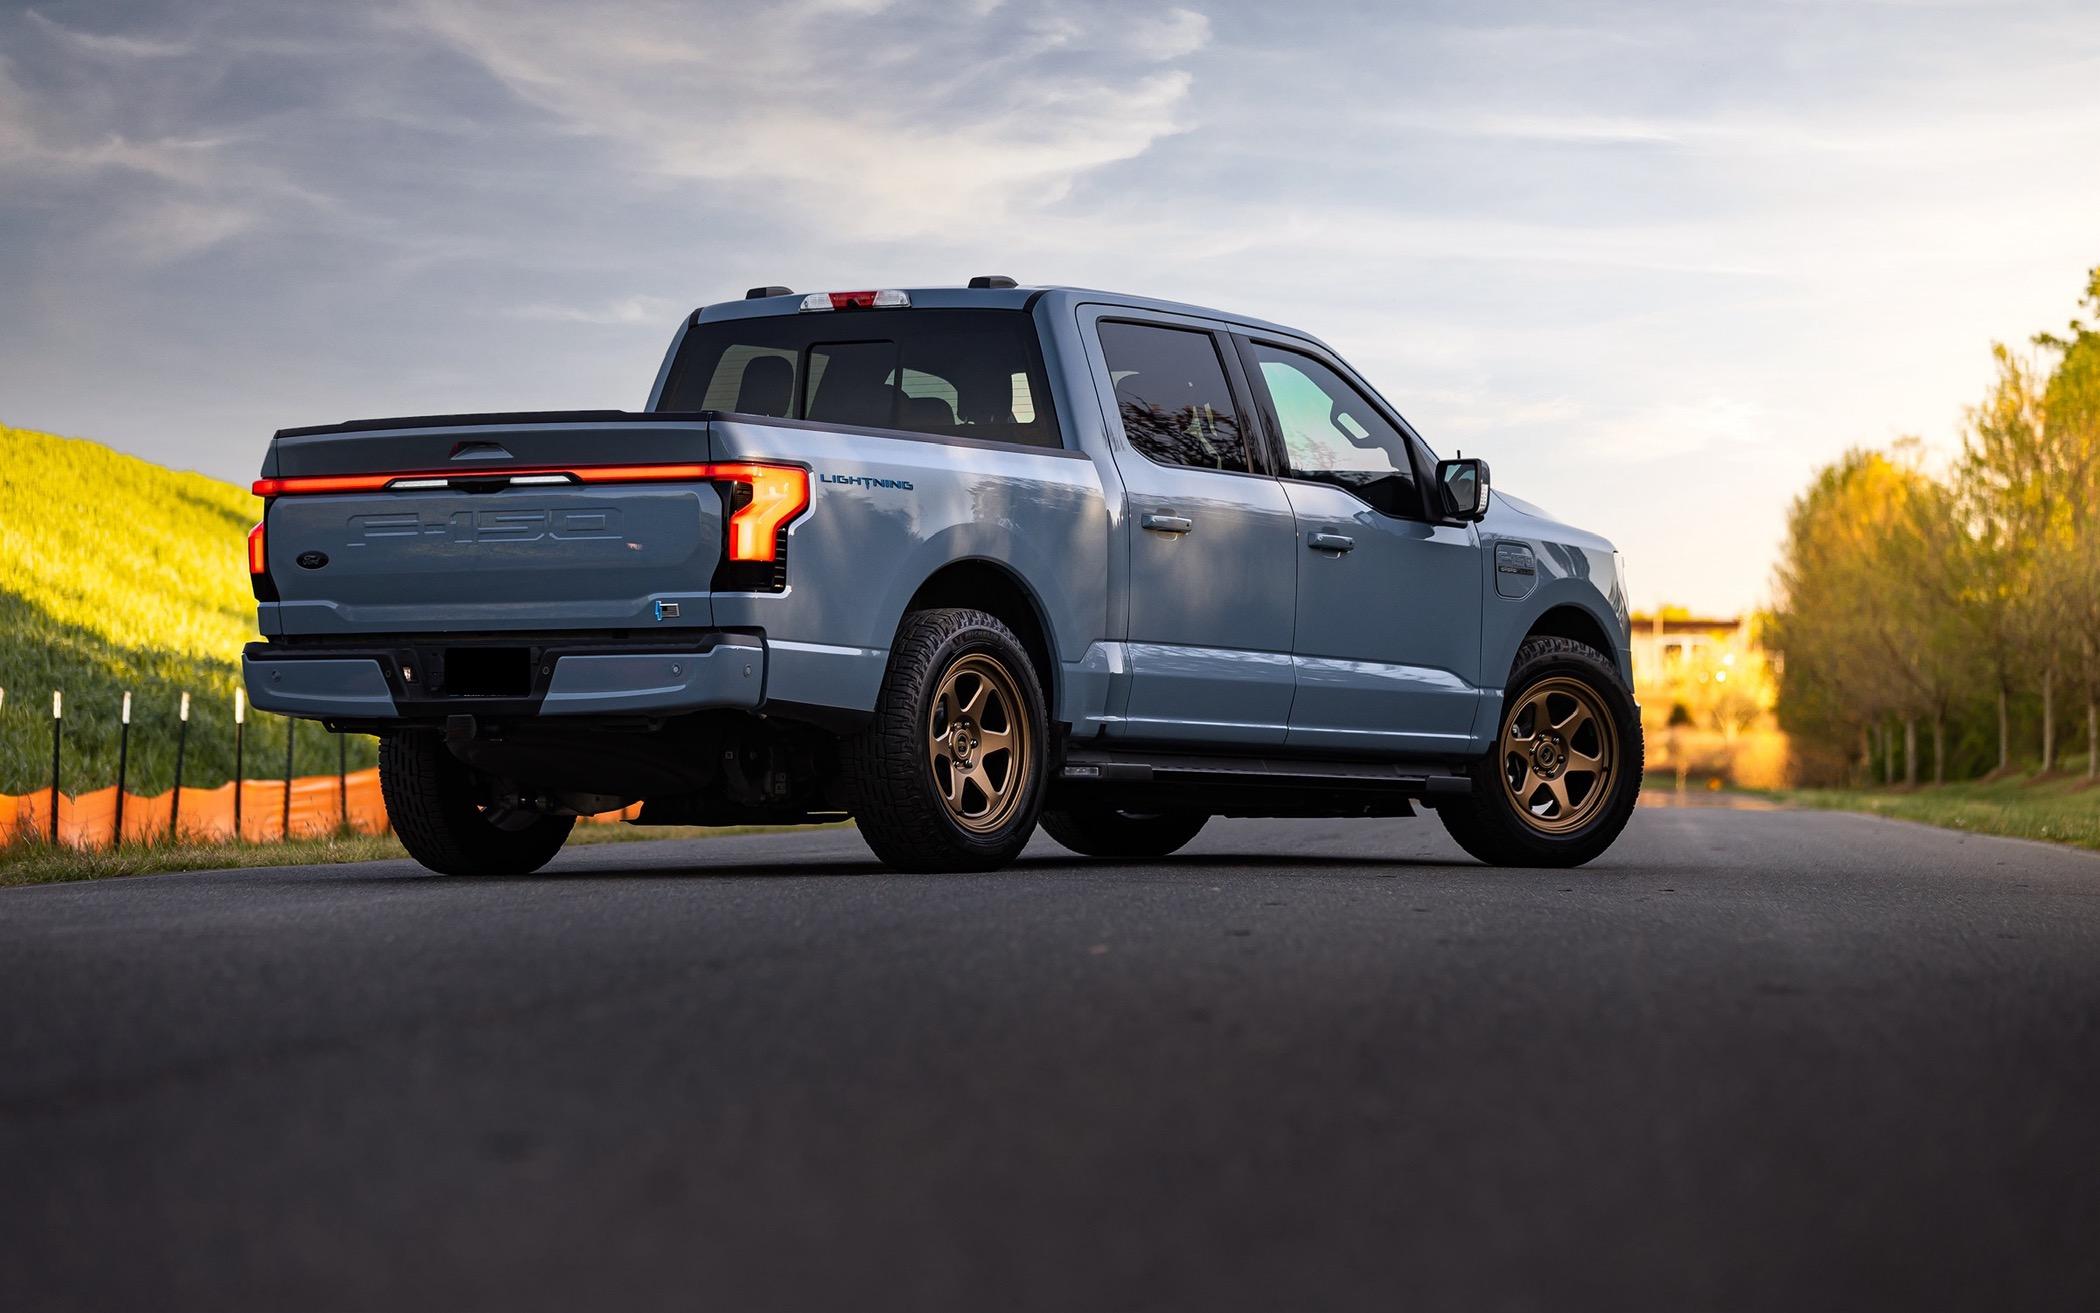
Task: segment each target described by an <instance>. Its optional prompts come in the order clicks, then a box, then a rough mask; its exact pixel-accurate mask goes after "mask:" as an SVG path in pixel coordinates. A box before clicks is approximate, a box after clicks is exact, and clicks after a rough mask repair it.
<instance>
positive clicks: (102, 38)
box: [25, 9, 193, 59]
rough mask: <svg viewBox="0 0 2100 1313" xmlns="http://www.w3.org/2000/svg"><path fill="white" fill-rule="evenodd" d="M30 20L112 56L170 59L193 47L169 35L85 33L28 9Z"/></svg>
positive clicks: (77, 46) (80, 46)
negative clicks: (168, 36)
mask: <svg viewBox="0 0 2100 1313" xmlns="http://www.w3.org/2000/svg"><path fill="white" fill-rule="evenodd" d="M25 12H26V15H27V17H28V19H29V21H30V22H32V23H34V24H36V25H37V26H38V27H39V28H42V29H43V30H44V31H45V32H47V33H50V34H51V35H52V36H55V37H57V38H58V39H59V40H61V41H63V42H64V43H65V44H66V45H67V46H69V47H71V48H73V49H74V50H78V51H81V52H83V53H86V54H90V55H98V56H103V57H106V58H111V59H167V58H171V57H173V56H176V55H186V54H188V53H190V51H191V49H192V48H193V47H192V46H191V44H190V42H189V41H187V40H183V39H174V38H166V37H153V36H140V35H135V34H119V33H103V32H85V31H82V30H80V29H79V28H75V27H68V26H66V25H65V24H63V23H60V22H57V21H55V20H53V19H51V18H49V17H47V16H45V15H44V14H43V13H42V12H41V11H39V10H35V9H30V10H27V11H25Z"/></svg>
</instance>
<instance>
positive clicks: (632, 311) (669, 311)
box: [513, 296, 692, 324]
mask: <svg viewBox="0 0 2100 1313" xmlns="http://www.w3.org/2000/svg"><path fill="white" fill-rule="evenodd" d="M690 309H692V307H691V306H687V305H682V304H680V303H679V302H676V301H672V300H670V299H669V298H667V297H661V296H623V297H620V298H618V299H616V300H612V301H601V302H596V303H594V304H590V305H551V304H547V303H544V302H541V303H535V304H532V305H523V306H519V307H518V308H517V310H516V311H514V312H513V313H515V314H516V316H517V317H518V318H520V319H538V320H545V321H551V322H554V323H562V324H665V323H668V322H670V321H671V320H673V319H675V318H676V317H677V316H678V314H679V312H680V311H681V310H690Z"/></svg>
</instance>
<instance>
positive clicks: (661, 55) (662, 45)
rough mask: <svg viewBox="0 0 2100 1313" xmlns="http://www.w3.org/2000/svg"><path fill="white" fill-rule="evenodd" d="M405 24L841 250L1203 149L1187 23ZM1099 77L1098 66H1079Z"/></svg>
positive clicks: (440, 4) (919, 19)
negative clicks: (841, 237)
mask: <svg viewBox="0 0 2100 1313" xmlns="http://www.w3.org/2000/svg"><path fill="white" fill-rule="evenodd" d="M400 21H402V22H405V23H409V24H413V25H416V26H418V27H420V28H421V29H422V30H424V31H426V32H427V33H429V34H430V35H432V36H434V37H435V38H437V39H439V40H440V41H442V42H444V43H446V44H447V45H449V46H451V47H452V48H453V49H455V50H456V51H458V52H459V53H460V54H462V55H464V56H466V57H467V58H469V59H471V60H473V61H474V62H475V63H477V64H478V65H480V66H481V67H482V68H483V69H485V70H486V71H487V72H488V73H489V74H490V75H491V76H493V77H495V78H496V79H498V80H499V81H500V82H501V83H502V84H503V86H505V87H506V88H507V89H509V91H510V92H512V93H513V94H514V95H516V96H517V97H518V98H519V99H520V100H522V101H524V102H526V103H527V104H529V105H531V106H533V107H535V108H537V109H539V110H540V111H543V112H544V113H545V114H547V115H548V116H550V117H551V118H552V120H553V121H554V122H555V123H557V124H558V125H560V126H561V128H562V129H563V130H565V131H567V132H570V133H574V134H579V135H583V136H586V137H589V138H591V139H594V140H597V141H601V142H604V143H605V144H606V145H607V146H608V147H610V148H611V149H612V150H614V151H615V152H617V153H618V155H619V156H620V158H622V159H623V160H625V161H627V162H628V164H629V165H630V166H631V167H633V168H636V169H638V170H641V171H642V172H643V173H645V174H646V175H649V176H652V177H654V178H656V179H657V180H659V181H661V182H666V183H674V184H676V183H691V184H702V185H708V184H716V185H735V186H738V187H741V188H745V189H748V190H749V191H750V192H751V193H752V194H759V193H761V192H763V193H764V194H765V195H766V198H767V201H766V203H768V204H770V205H772V206H774V207H777V208H779V209H781V210H793V211H798V212H799V213H801V214H803V215H806V216H810V217H813V218H816V219H820V220H821V223H822V225H823V227H824V228H825V230H826V231H827V232H831V233H833V234H845V235H858V236H876V235H880V236H885V237H910V236H927V235H938V234H951V235H952V234H961V233H967V232H970V231H973V230H981V229H982V228H983V227H984V226H985V225H986V224H988V223H995V222H998V221H1001V220H1003V219H1005V218H1007V217H1009V216H1011V215H1013V214H1016V213H1021V212H1027V211H1030V210H1032V209H1035V208H1038V207H1041V206H1043V205H1046V204H1048V203H1050V202H1054V201H1055V200H1057V199H1058V198H1060V197H1062V196H1064V195H1065V194H1066V193H1067V192H1068V191H1069V189H1070V188H1071V186H1072V185H1073V183H1074V182H1075V180H1076V179H1077V178H1079V177H1080V176H1081V175H1083V174H1085V173H1086V172H1088V171H1089V170H1092V169H1096V168H1099V167H1101V166H1102V165H1105V164H1109V163H1113V162H1115V161H1119V160H1126V159H1130V158H1132V157H1134V156H1136V155H1139V154H1141V153H1143V152H1144V151H1145V150H1146V149H1147V148H1148V147H1150V146H1151V145H1152V144H1153V143H1155V142H1157V141H1159V140H1160V139H1162V138H1163V137H1166V136H1169V135H1172V134H1174V133H1176V132H1178V131H1180V130H1182V127H1183V126H1184V125H1183V122H1182V119H1181V116H1180V112H1181V110H1182V109H1183V107H1184V104H1185V102H1186V100H1187V98H1188V93H1189V89H1190V85H1191V75H1190V73H1189V72H1188V71H1187V70H1185V69H1178V68H1172V67H1166V65H1170V64H1172V63H1173V62H1174V61H1175V60H1177V59H1180V58H1182V57H1185V56H1187V55H1189V54H1191V53H1193V52H1194V51H1196V50H1198V49H1200V48H1201V47H1202V46H1203V44H1204V43H1205V42H1206V41H1207V40H1208V39H1209V24H1208V21H1207V20H1206V19H1205V18H1204V17H1203V16H1202V15H1201V14H1198V13H1195V12H1194V11H1191V10H1186V9H1175V10H1170V11H1168V12H1166V13H1164V14H1160V15H1156V16H1149V17H1142V18H1138V19H1132V18H1130V17H1129V16H1128V15H1127V14H1126V13H1125V12H1124V11H1122V10H1121V9H1119V8H1117V7H1114V6H1103V7H1099V8H1085V7H1077V8H1075V7H1069V6H1051V5H1043V4H1027V5H1024V4H1005V5H1000V6H997V7H994V8H989V9H985V10H982V11H980V12H979V13H977V14H974V15H972V14H968V13H964V14H957V13H955V12H954V11H953V10H950V9H946V8H944V7H935V8H933V9H931V10H928V11H927V12H917V11H916V10H912V11H909V12H907V7H906V6H902V5H887V4H885V5H854V6H842V5H839V4H835V3H829V4H827V3H812V2H810V0H803V2H802V3H793V4H781V5H769V6H766V7H764V8H763V9H762V10H741V9H737V10H724V11H719V12H716V13H713V14H710V15H708V16H707V17H706V18H705V19H704V20H699V21H696V19H695V16H694V14H693V12H692V11H691V10H690V9H689V8H687V7H686V6H683V5H677V4H669V3H659V2H657V0H626V2H625V3H616V4H611V5H605V6H600V7H597V8H594V9H593V11H592V20H591V22H590V23H589V24H587V25H579V24H577V23H576V21H575V15H574V11H573V9H572V8H570V7H569V6H567V5H565V4H551V3H541V4H536V5H527V6H523V7H520V6H515V5H508V4H506V5H501V6H498V5H495V4H491V3H487V2H486V0H422V2H421V3H418V4H415V5H414V6H413V7H412V8H410V9H409V10H407V11H406V12H405V14H404V16H403V17H402V18H401V20H400ZM1081 56H1083V57H1084V60H1083V62H1078V59H1077V57H1081Z"/></svg>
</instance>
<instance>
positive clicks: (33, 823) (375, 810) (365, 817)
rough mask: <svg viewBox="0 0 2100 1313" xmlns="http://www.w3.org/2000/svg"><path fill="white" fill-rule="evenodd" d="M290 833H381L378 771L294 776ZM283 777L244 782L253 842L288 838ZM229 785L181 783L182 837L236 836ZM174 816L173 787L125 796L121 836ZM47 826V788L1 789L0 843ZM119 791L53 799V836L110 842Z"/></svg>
mask: <svg viewBox="0 0 2100 1313" xmlns="http://www.w3.org/2000/svg"><path fill="white" fill-rule="evenodd" d="M291 787H292V810H291V826H290V834H289V837H291V838H295V839H297V838H309V837H313V836H317V835H324V834H333V833H335V832H336V831H337V830H338V829H339V828H346V827H347V828H348V829H351V830H354V831H356V832H358V833H360V834H378V833H380V832H381V831H383V830H385V829H387V828H388V827H387V819H386V803H385V802H384V801H383V800H382V799H381V798H380V796H379V770H378V768H377V767H367V768H366V769H364V770H359V771H352V772H350V773H349V774H348V775H347V776H336V775H303V776H299V777H297V778H295V779H293V780H292V786H291ZM284 788H285V785H284V781H283V780H245V781H243V782H242V785H241V834H240V837H241V838H243V839H246V840H248V841H250V842H252V843H266V842H272V841H275V840H280V839H283V838H286V837H287V834H286V827H285V810H284ZM233 793H234V786H233V784H232V783H230V782H229V783H226V784H221V785H219V786H218V787H217V788H211V789H184V790H183V791H182V810H181V816H180V819H179V822H178V823H179V825H180V827H181V836H180V837H181V838H182V839H183V840H185V841H187V842H192V843H195V842H203V841H210V840H218V839H230V838H232V837H233ZM640 810H641V804H640V803H636V804H635V805H634V806H632V807H628V808H627V809H625V810H623V811H615V812H606V813H604V814H603V815H600V816H591V817H586V818H585V819H587V820H592V821H622V820H627V819H630V818H631V817H633V816H634V815H636V814H637V813H638V812H640ZM174 814H175V793H174V791H173V790H172V789H171V790H169V791H168V792H166V793H157V794H154V795H153V796H151V797H143V796H141V795H139V794H136V793H128V794H126V795H125V796H124V834H123V839H124V841H125V842H127V843H147V842H156V841H162V840H166V839H167V838H168V837H169V835H170V829H169V822H170V819H171V817H173V816H174ZM50 827H51V793H50V791H49V790H48V789H47V790H43V791H40V792H37V793H31V794H25V795H23V796H20V797H15V796H11V795H9V794H5V793H0V843H8V842H11V841H14V840H18V839H30V838H38V839H45V840H48V839H49V838H50ZM116 831H117V791H116V789H114V788H108V789H97V790H95V791H94V792H93V793H83V794H80V795H79V796H77V797H75V796H73V795H71V794H63V793H62V794H60V795H59V798H58V840H59V842H60V843H69V844H73V845H76V846H79V847H95V848H101V847H107V846H109V845H110V844H111V843H113V842H114V841H115V840H116V839H117V832H116Z"/></svg>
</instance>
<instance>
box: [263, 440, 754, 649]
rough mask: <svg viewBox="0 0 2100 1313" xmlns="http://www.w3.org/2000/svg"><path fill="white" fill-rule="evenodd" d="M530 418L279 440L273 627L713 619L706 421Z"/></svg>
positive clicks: (716, 505)
mask: <svg viewBox="0 0 2100 1313" xmlns="http://www.w3.org/2000/svg"><path fill="white" fill-rule="evenodd" d="M506 418H509V417H506ZM518 420H521V421H526V422H509V423H500V424H487V423H480V424H477V423H461V422H457V421H444V420H432V421H419V422H410V421H375V422H373V423H372V424H371V425H370V426H367V427H358V426H339V427H336V428H333V429H324V430H289V431H287V432H286V433H284V434H281V435H279V437H278V438H277V440H276V441H275V442H274V443H273V444H272V448H271V453H270V457H269V461H268V463H266V465H265V467H264V479H263V482H262V483H261V484H259V485H258V490H259V491H262V492H264V493H265V494H266V495H267V494H269V493H270V492H271V491H272V489H282V490H283V493H282V495H276V496H273V497H272V498H271V500H270V502H269V509H268V512H267V515H266V518H265V524H266V525H267V529H266V531H265V539H264V542H265V550H266V557H267V561H268V564H269V581H270V588H271V589H272V590H273V591H274V592H275V594H276V597H275V599H274V600H271V599H269V598H267V597H266V598H265V600H264V601H263V603H262V605H261V607H260V612H261V617H260V618H261V622H262V630H263V632H264V633H265V634H269V635H272V636H285V637H296V636H321V635H358V634H411V633H428V632H437V631H446V632H453V633H463V632H476V631H515V630H528V629H529V630H536V631H541V632H546V631H559V630H566V629H575V630H610V629H647V630H666V631H669V630H676V629H680V628H693V627H702V626H706V625H708V624H709V623H710V622H711V620H712V614H711V608H710V606H709V587H710V580H711V579H712V577H713V574H714V571H715V568H716V566H717V564H718V563H719V560H720V557H721V553H722V529H723V526H722V518H723V502H722V494H721V492H720V491H719V490H718V488H717V486H716V484H715V483H713V482H711V481H709V480H708V479H707V477H706V476H705V473H704V472H703V471H701V470H699V469H698V468H697V467H699V466H700V465H702V464H703V463H704V462H706V460H707V459H708V452H709V436H708V430H707V425H706V423H705V422H704V421H699V420H686V421H668V420H663V419H658V418H656V417H653V416H640V415H637V416H633V417H624V416H616V415H600V414H593V415H589V416H584V415H576V416H573V417H570V416H546V417H541V416H530V417H518ZM403 425H408V426H405V427H404V426H403ZM418 425H419V426H418ZM292 493H296V494H297V495H290V494H292Z"/></svg>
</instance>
